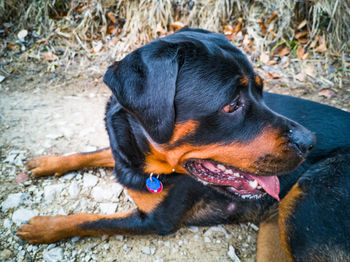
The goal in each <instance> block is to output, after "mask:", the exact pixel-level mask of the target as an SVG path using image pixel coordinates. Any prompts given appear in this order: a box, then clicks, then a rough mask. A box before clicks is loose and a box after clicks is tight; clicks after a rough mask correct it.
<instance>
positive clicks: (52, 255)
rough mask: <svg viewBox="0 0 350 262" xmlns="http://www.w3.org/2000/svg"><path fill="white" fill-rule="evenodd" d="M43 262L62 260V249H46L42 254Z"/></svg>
mask: <svg viewBox="0 0 350 262" xmlns="http://www.w3.org/2000/svg"><path fill="white" fill-rule="evenodd" d="M43 257H44V261H45V262H58V261H62V260H63V249H62V248H61V247H55V248H52V249H46V250H45V251H44V252H43Z"/></svg>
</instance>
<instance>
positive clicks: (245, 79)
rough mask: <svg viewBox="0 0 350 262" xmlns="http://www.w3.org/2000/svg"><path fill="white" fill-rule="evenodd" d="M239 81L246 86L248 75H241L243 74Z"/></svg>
mask: <svg viewBox="0 0 350 262" xmlns="http://www.w3.org/2000/svg"><path fill="white" fill-rule="evenodd" d="M240 82H241V84H242V85H244V86H248V84H249V79H248V77H247V76H246V75H243V76H242V77H241V79H240Z"/></svg>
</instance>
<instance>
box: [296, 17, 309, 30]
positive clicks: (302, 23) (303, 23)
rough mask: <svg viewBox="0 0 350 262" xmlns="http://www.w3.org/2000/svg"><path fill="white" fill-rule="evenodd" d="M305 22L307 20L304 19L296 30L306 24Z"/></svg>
mask: <svg viewBox="0 0 350 262" xmlns="http://www.w3.org/2000/svg"><path fill="white" fill-rule="evenodd" d="M306 24H307V20H306V19H305V20H303V21H302V22H301V23H300V24H299V25H298V27H297V29H298V30H300V29H302V28H303V27H304V26H306Z"/></svg>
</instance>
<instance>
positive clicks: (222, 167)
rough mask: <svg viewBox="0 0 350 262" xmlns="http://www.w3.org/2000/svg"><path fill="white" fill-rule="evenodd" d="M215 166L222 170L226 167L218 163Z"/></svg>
mask: <svg viewBox="0 0 350 262" xmlns="http://www.w3.org/2000/svg"><path fill="white" fill-rule="evenodd" d="M216 167H217V168H219V169H220V170H222V171H226V167H225V166H224V165H220V164H218V165H217V166H216Z"/></svg>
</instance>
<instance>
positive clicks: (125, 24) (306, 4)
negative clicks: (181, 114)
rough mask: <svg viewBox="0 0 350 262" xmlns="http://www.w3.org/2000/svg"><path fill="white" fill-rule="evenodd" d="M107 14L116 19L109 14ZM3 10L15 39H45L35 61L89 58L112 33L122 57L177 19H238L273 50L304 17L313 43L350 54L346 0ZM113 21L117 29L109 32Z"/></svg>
mask: <svg viewBox="0 0 350 262" xmlns="http://www.w3.org/2000/svg"><path fill="white" fill-rule="evenodd" d="M19 2H20V5H19V4H18V3H19ZM276 10H278V11H279V15H278V17H277V19H276V20H274V21H273V22H272V23H270V24H267V26H268V31H272V32H273V34H270V33H268V34H266V35H265V36H263V35H262V33H261V28H260V27H259V24H258V19H263V20H264V21H265V23H266V21H267V19H268V17H269V16H270V15H271V13H272V12H273V11H276ZM109 12H112V13H113V15H114V17H115V18H116V19H117V22H116V23H112V21H111V19H110V18H109V17H108V15H107V14H108V13H109ZM0 13H1V14H3V15H2V16H1V17H0V24H4V23H5V22H7V23H8V22H11V23H12V24H14V26H13V27H12V28H11V30H10V33H9V38H11V36H12V38H13V39H14V38H16V33H17V32H18V31H19V30H21V29H27V30H28V31H29V32H30V34H31V36H34V35H35V36H39V37H38V38H36V40H46V41H42V42H41V43H40V44H33V46H34V48H33V49H31V51H30V52H27V54H26V55H27V56H26V57H27V58H28V57H30V58H37V59H40V52H44V51H45V52H46V51H51V52H53V53H56V54H57V52H58V51H59V52H60V55H61V57H62V56H63V57H68V58H72V57H74V56H75V55H76V54H77V53H82V52H83V53H84V55H86V56H87V57H90V56H91V55H92V54H91V50H92V49H93V48H94V47H95V46H96V45H97V42H98V41H100V40H101V39H102V40H103V41H104V43H105V42H108V41H110V40H111V39H112V38H113V34H114V36H115V37H117V40H116V41H111V44H108V45H107V47H106V46H105V49H106V48H108V49H109V50H112V52H113V56H114V57H116V58H120V57H121V56H123V55H124V54H125V52H127V51H130V49H132V48H135V47H137V46H140V45H142V44H144V43H146V42H148V41H150V40H152V39H155V38H157V37H159V36H160V35H161V33H160V32H161V31H162V30H164V31H169V30H171V27H170V24H171V23H173V22H175V21H181V22H182V23H183V24H185V25H186V26H189V27H201V28H205V29H209V30H212V31H217V32H222V30H223V27H224V26H225V25H227V24H231V25H235V23H236V22H237V19H238V18H240V17H241V18H243V26H244V28H245V30H246V32H247V33H248V34H249V36H250V37H252V38H253V39H254V41H255V45H256V46H257V47H258V48H259V50H266V51H270V50H271V49H273V48H274V47H276V46H277V45H279V44H281V43H288V42H291V41H293V37H294V34H295V28H296V27H297V26H298V24H299V23H300V22H301V21H303V20H304V19H306V20H307V30H308V31H309V38H310V42H311V40H312V38H313V36H315V35H325V37H326V42H327V46H328V50H330V51H331V52H332V53H333V54H336V55H341V54H342V53H344V52H349V46H350V40H349V39H350V38H349V33H350V4H349V2H348V1H343V0H315V1H294V0H255V1H244V0H236V1H229V0H218V1H215V0H202V1H174V0H157V1H151V0H139V1H127V0H115V1H111V0H107V1H102V0H89V1H75V0H72V1H69V0H32V1H30V0H27V1H15V0H0ZM114 22H115V21H114ZM112 24H114V26H115V27H116V32H117V33H115V32H114V33H113V34H108V26H111V25H112ZM34 32H35V33H34ZM11 34H12V35H11ZM119 40H120V41H119ZM62 54H63V55H62Z"/></svg>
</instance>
